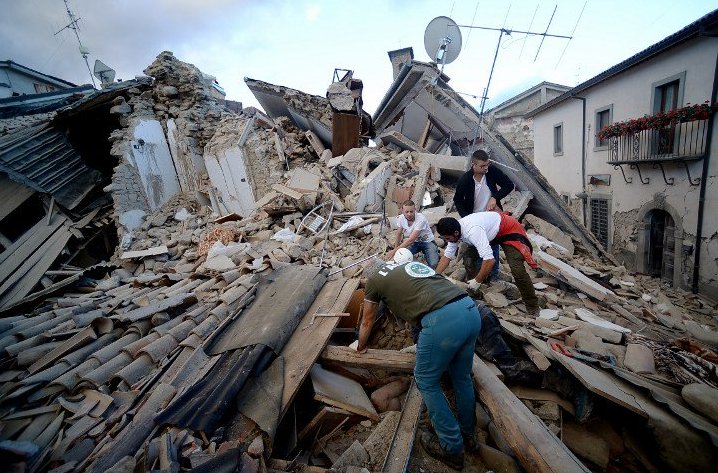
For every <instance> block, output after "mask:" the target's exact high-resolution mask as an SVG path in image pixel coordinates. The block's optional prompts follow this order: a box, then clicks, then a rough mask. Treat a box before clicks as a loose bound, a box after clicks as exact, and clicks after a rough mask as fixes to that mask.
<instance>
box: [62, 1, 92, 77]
mask: <svg viewBox="0 0 718 473" xmlns="http://www.w3.org/2000/svg"><path fill="white" fill-rule="evenodd" d="M63 2H64V3H65V9H66V10H67V16H68V17H69V18H70V23H68V24H67V25H66V26H65V27H64V28H62V29H61V30H60V31H58V32H57V33H55V35H56V36H57V35H58V34H59V33H60V32H62V31H64V30H65V29H67V28H69V29H71V30H72V31H74V32H75V37H76V38H77V43H78V44H79V45H80V54H81V55H82V58H83V59H84V60H85V65H86V66H87V72H89V73H90V80H92V86H93V87H97V85H96V84H95V78H94V77H93V76H92V70H91V69H90V63H89V62H88V60H87V56H89V54H90V50H89V49H87V48H86V47H85V46H84V45H83V44H82V40H81V39H80V33H79V31H80V26H79V24H78V21H80V19H79V18H76V17H75V14H74V13H73V12H72V10H70V5H68V3H67V0H63Z"/></svg>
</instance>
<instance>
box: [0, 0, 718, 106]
mask: <svg viewBox="0 0 718 473" xmlns="http://www.w3.org/2000/svg"><path fill="white" fill-rule="evenodd" d="M69 4H70V7H71V8H72V9H73V11H74V13H75V14H76V16H78V17H80V20H79V25H80V32H79V33H80V37H81V39H82V42H83V44H84V45H85V47H86V48H88V49H89V50H90V56H89V61H90V66H91V67H92V65H93V64H94V62H95V59H100V60H102V61H103V62H104V63H105V64H107V65H109V66H110V67H112V68H114V69H116V70H117V77H118V78H122V79H131V78H133V77H134V76H135V75H138V74H142V71H143V69H145V68H146V67H147V66H148V65H149V64H150V63H151V62H152V61H153V59H154V58H155V57H156V56H157V54H159V53H160V52H161V51H164V50H169V51H172V52H173V53H174V54H175V56H176V57H177V58H179V59H181V60H183V61H186V62H190V63H192V64H194V65H196V66H197V67H199V68H200V69H201V70H202V71H203V72H205V73H208V74H211V75H214V76H216V77H217V79H218V81H219V83H220V84H221V85H222V86H223V87H224V88H225V90H226V92H227V98H228V99H233V100H238V101H241V102H243V104H244V105H245V106H247V105H254V106H258V104H257V102H256V100H255V99H254V96H253V95H252V94H251V92H250V91H249V90H248V89H247V87H246V85H245V84H244V81H243V78H244V77H251V78H253V79H260V80H263V81H267V82H271V83H274V84H279V85H284V86H288V87H293V88H296V89H300V90H302V91H304V92H308V93H312V94H317V95H324V94H325V92H326V87H327V86H328V85H329V83H330V82H331V79H332V73H333V71H334V68H335V67H338V68H345V69H353V70H354V71H355V77H358V78H360V79H362V80H363V81H364V102H365V108H366V109H367V110H368V111H369V112H373V111H374V109H375V108H376V106H377V105H378V104H379V102H380V101H381V98H382V97H383V95H384V93H385V92H386V90H387V88H388V87H389V85H390V83H391V79H392V77H391V74H392V73H391V66H390V63H389V59H388V56H387V51H390V50H394V49H400V48H404V47H409V46H411V47H413V49H414V55H415V59H418V60H421V61H428V60H429V56H428V55H427V53H426V52H425V50H424V41H423V37H424V31H425V29H426V26H427V24H428V23H429V21H431V19H432V18H434V17H436V16H441V15H444V16H449V17H451V18H452V19H453V20H454V21H456V22H457V23H458V24H459V25H470V24H473V25H476V26H486V27H494V28H500V27H504V28H507V29H514V30H530V31H537V32H543V31H545V30H546V27H547V25H548V24H549V19H550V18H551V15H552V14H553V12H554V7H555V6H557V9H556V12H555V15H554V17H553V21H552V22H551V25H550V27H549V29H548V32H549V33H553V34H559V35H567V36H569V35H571V34H572V33H573V39H571V40H570V41H567V40H563V39H556V38H546V39H545V41H544V43H543V46H542V47H541V50H540V52H539V54H538V59H536V60H535V61H534V58H535V56H536V52H537V50H538V48H539V43H540V42H541V38H540V37H531V38H526V36H525V35H522V34H518V33H514V34H513V35H511V36H508V37H506V36H505V37H504V39H503V40H502V43H501V47H500V49H499V54H498V60H497V63H496V69H495V72H494V76H493V79H492V83H491V87H490V90H489V94H488V95H489V97H490V99H489V102H488V104H487V108H489V107H490V106H491V105H496V104H498V103H500V102H502V101H503V100H506V99H507V98H509V97H511V96H513V95H515V94H517V93H519V92H521V91H523V90H525V89H527V88H529V87H531V86H533V85H536V84H537V83H539V82H541V81H544V80H546V81H550V82H555V83H560V84H565V85H569V86H575V85H576V84H578V83H579V82H583V81H585V80H587V79H589V78H591V77H593V76H595V75H596V74H599V73H600V72H602V71H604V70H605V69H607V68H609V67H611V66H613V65H614V64H616V63H618V62H620V61H622V60H624V59H626V58H628V57H630V56H632V55H633V54H635V53H637V52H639V51H641V50H643V49H645V48H646V47H648V46H650V45H651V44H653V43H655V42H657V41H660V40H661V39H663V38H665V37H666V36H668V35H670V34H672V33H674V32H676V31H678V30H679V29H681V28H683V27H684V26H686V25H688V24H689V23H691V22H693V21H695V20H697V19H698V18H700V17H701V16H703V15H705V14H706V13H709V12H710V11H712V10H713V9H715V8H717V7H718V5H717V4H716V1H715V0H712V1H708V0H690V1H685V2H679V1H676V0H670V1H667V0H640V1H637V0H603V1H597V0H589V1H588V2H585V1H584V0H570V1H569V0H558V1H552V2H537V1H531V0H526V1H523V0H522V1H513V2H507V1H504V0H480V1H479V2H476V1H475V0H470V1H460V0H456V1H439V0H434V1H432V2H429V1H423V0H384V1H354V2H352V1H348V0H343V1H321V0H309V1H302V0H294V1H271V0H253V1H247V0H243V1H238V0H234V1H233V0H113V1H110V0H70V1H69ZM584 4H585V9H584ZM582 9H583V14H582V15H581V11H582ZM0 11H1V12H2V14H1V15H0V59H12V60H13V61H15V62H18V63H20V64H22V65H24V66H28V67H30V68H33V69H36V70H39V71H41V72H44V73H47V74H50V75H54V76H57V77H60V78H62V79H65V80H68V81H71V82H74V83H77V84H83V83H89V82H90V75H89V72H88V71H87V68H86V66H85V63H84V61H83V59H82V57H81V56H80V53H79V51H78V45H77V39H76V38H75V36H74V34H73V32H72V31H70V30H68V29H66V30H64V31H62V32H60V33H58V34H55V33H56V32H57V31H59V30H61V29H62V28H63V27H64V26H65V25H67V24H68V22H69V20H68V17H67V12H66V10H65V5H64V3H63V1H62V0H4V1H3V2H2V7H1V9H0ZM579 16H580V19H579ZM574 28H575V32H574ZM461 30H462V35H463V49H462V51H461V53H460V55H459V57H458V59H456V61H454V62H453V63H451V64H448V65H447V66H446V68H445V71H444V72H445V73H446V74H448V75H449V76H450V77H451V82H450V84H451V85H452V86H453V87H454V89H455V90H457V91H459V92H463V93H466V94H473V95H477V96H480V95H481V93H482V91H483V89H484V87H485V86H486V81H487V79H488V75H489V71H490V68H491V62H492V60H493V57H494V53H495V50H496V46H497V42H498V38H499V33H498V32H495V31H482V30H477V29H473V30H469V29H467V28H462V29H461ZM562 55H563V57H561V56H562ZM465 98H466V99H467V100H468V101H469V102H470V103H472V104H478V100H476V99H474V98H472V97H470V96H469V95H466V96H465ZM477 108H478V107H477Z"/></svg>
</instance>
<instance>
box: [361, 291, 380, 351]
mask: <svg viewBox="0 0 718 473" xmlns="http://www.w3.org/2000/svg"><path fill="white" fill-rule="evenodd" d="M378 307H379V304H378V303H376V302H372V301H368V300H366V299H364V311H363V314H362V318H361V324H360V325H359V343H358V344H357V352H359V353H366V344H367V342H369V335H371V330H372V328H374V321H375V320H376V312H377V308H378Z"/></svg>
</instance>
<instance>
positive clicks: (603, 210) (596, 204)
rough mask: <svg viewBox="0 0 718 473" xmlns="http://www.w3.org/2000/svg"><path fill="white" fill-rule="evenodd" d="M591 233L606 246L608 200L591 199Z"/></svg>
mask: <svg viewBox="0 0 718 473" xmlns="http://www.w3.org/2000/svg"><path fill="white" fill-rule="evenodd" d="M591 233H593V234H594V236H595V237H596V238H597V239H598V241H600V242H601V244H602V245H603V247H604V248H606V247H608V200H607V199H591Z"/></svg>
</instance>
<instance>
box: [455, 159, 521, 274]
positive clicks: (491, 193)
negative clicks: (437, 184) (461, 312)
mask: <svg viewBox="0 0 718 473" xmlns="http://www.w3.org/2000/svg"><path fill="white" fill-rule="evenodd" d="M514 187H515V186H514V183H513V182H511V179H509V178H508V177H507V176H506V174H504V173H503V172H502V171H501V170H500V169H498V168H497V167H496V166H489V155H488V153H487V152H486V151H484V150H482V149H479V150H476V151H474V154H472V155H471V169H469V170H468V171H466V173H465V174H464V175H463V176H461V177H460V178H459V182H458V183H457V184H456V193H455V194H454V204H456V210H457V211H458V212H459V216H461V217H462V218H463V217H466V216H467V215H469V214H472V213H476V212H488V211H492V210H500V209H503V208H502V207H501V199H503V198H504V197H506V196H507V195H509V194H510V193H511V191H513V190H514ZM491 251H492V252H493V254H494V267H493V268H492V270H491V275H490V276H491V277H492V278H495V277H496V276H498V274H499V245H492V246H491ZM481 262H482V259H481V257H479V254H478V253H477V252H476V248H474V247H469V248H467V249H466V251H465V252H464V267H465V268H466V279H467V280H471V279H473V278H474V277H476V274H477V273H478V272H479V268H481Z"/></svg>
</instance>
